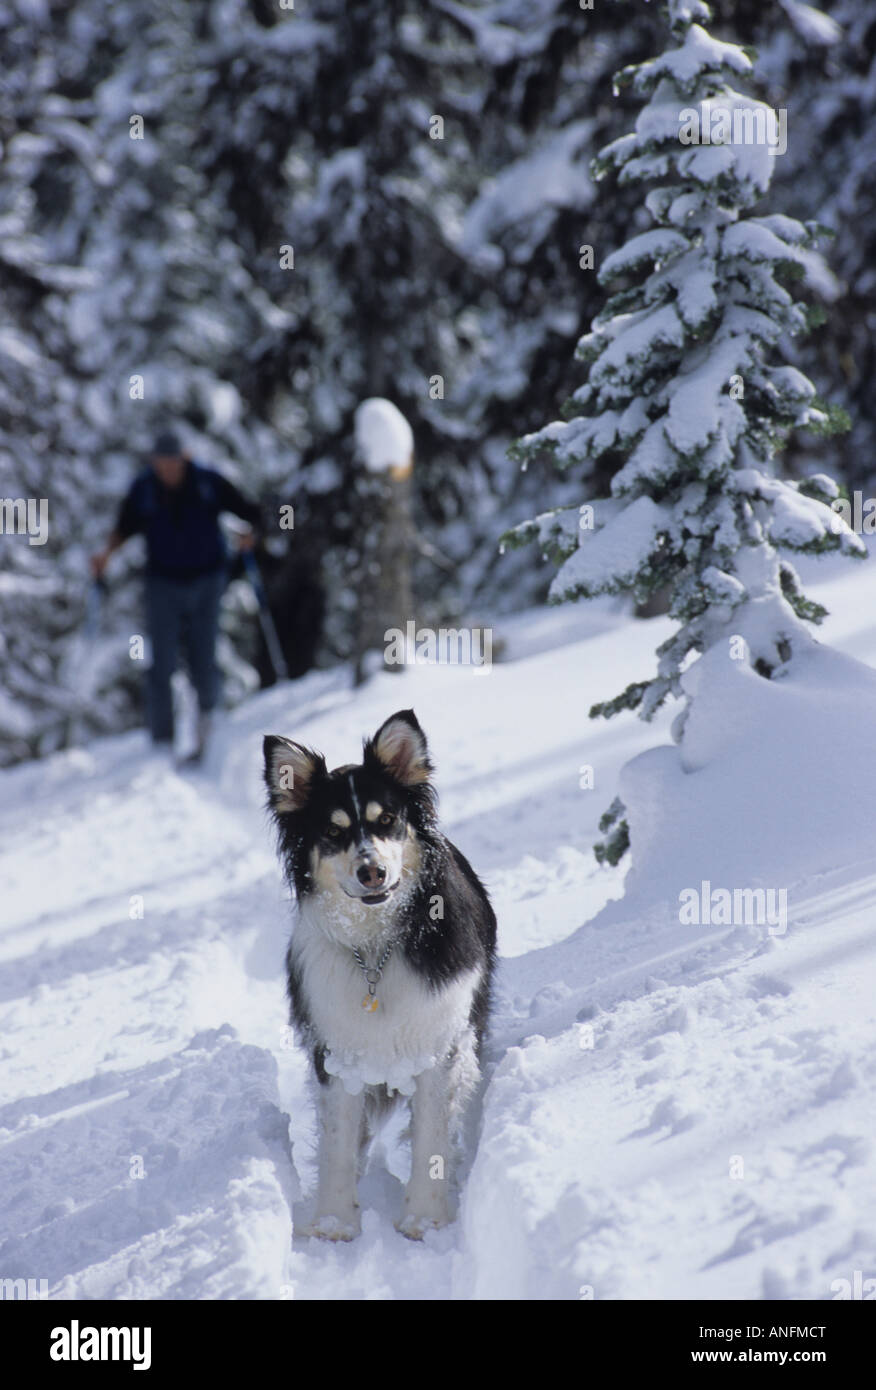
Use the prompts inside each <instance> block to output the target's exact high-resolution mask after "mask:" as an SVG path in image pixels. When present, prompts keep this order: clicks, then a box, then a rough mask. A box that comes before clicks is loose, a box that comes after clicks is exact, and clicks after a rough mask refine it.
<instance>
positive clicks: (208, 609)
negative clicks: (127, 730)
mask: <svg viewBox="0 0 876 1390" xmlns="http://www.w3.org/2000/svg"><path fill="white" fill-rule="evenodd" d="M225 584H226V575H225V571H224V570H217V571H216V572H215V573H213V574H202V575H198V576H197V577H196V578H194V579H165V578H164V577H163V576H161V575H149V576H148V577H147V580H146V614H147V620H148V624H149V635H150V637H151V639H152V668H151V670H150V672H149V683H148V699H149V726H150V728H151V731H152V737H153V739H155V740H156V741H159V742H164V741H166V740H170V739H172V738H173V698H172V693H171V686H170V678H171V676H172V675H173V673H174V671H175V670H176V668H177V666H178V664H179V656H180V649H181V648H182V650H183V652H184V654H185V658H186V664H187V666H188V670H189V675H190V676H191V680H192V684H193V685H194V687H195V690H196V691H197V695H198V705H199V707H200V710H201V712H202V713H204V714H206V713H208V712H209V711H210V710H211V709H213V708H214V707H215V705H216V702H217V700H218V698H219V672H218V669H217V667H216V635H217V632H218V628H219V605H220V603H221V601H222V594H223V593H224V590H225Z"/></svg>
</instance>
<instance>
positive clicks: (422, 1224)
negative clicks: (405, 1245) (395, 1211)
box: [395, 1211, 450, 1240]
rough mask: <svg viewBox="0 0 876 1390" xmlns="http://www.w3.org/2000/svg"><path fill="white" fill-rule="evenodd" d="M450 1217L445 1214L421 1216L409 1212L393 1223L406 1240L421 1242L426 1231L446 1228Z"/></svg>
mask: <svg viewBox="0 0 876 1390" xmlns="http://www.w3.org/2000/svg"><path fill="white" fill-rule="evenodd" d="M449 1220H450V1217H449V1216H448V1215H446V1214H442V1215H440V1216H439V1215H430V1216H421V1215H419V1214H418V1213H417V1212H414V1211H409V1212H406V1213H405V1215H404V1216H402V1217H400V1218H399V1220H398V1221H396V1223H395V1229H396V1230H397V1231H398V1232H399V1233H400V1234H401V1235H403V1236H407V1238H408V1240H422V1239H423V1236H424V1235H425V1234H426V1232H427V1231H438V1230H440V1229H441V1227H442V1226H446V1225H447V1224H448V1222H449Z"/></svg>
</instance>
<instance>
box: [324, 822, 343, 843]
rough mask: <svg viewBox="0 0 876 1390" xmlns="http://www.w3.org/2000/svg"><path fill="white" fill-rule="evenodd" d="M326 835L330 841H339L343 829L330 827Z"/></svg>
mask: <svg viewBox="0 0 876 1390" xmlns="http://www.w3.org/2000/svg"><path fill="white" fill-rule="evenodd" d="M326 834H327V835H328V837H329V839H330V840H339V839H340V837H341V827H340V826H339V825H330V826H329V828H328V830H327V831H326Z"/></svg>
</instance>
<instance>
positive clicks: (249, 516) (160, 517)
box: [115, 462, 259, 579]
mask: <svg viewBox="0 0 876 1390" xmlns="http://www.w3.org/2000/svg"><path fill="white" fill-rule="evenodd" d="M220 512H231V513H232V514H233V515H234V516H239V517H241V518H242V519H243V520H244V521H248V522H250V524H251V525H253V526H257V525H258V524H259V508H258V507H257V506H256V505H255V503H253V502H248V501H247V500H246V498H245V497H244V496H243V495H242V494H241V493H240V492H238V490H237V488H236V487H235V486H234V484H233V483H230V482H229V481H228V479H227V478H223V476H222V474H221V473H216V472H215V471H214V470H213V469H212V468H205V467H203V465H202V464H199V463H192V462H189V463H187V465H186V472H185V477H184V479H183V481H182V483H181V484H180V486H179V487H178V488H167V487H164V486H163V484H162V483H161V481H160V480H159V478H158V476H157V474H156V473H155V470H154V469H153V468H151V467H150V468H145V469H144V470H143V472H142V473H138V474H137V477H136V478H135V479H134V481H133V483H132V484H131V487H130V490H129V492H128V495H127V497H126V498H125V500H124V501H123V503H122V505H121V508H120V509H119V515H118V520H117V521H116V526H115V529H116V532H117V534H118V535H119V536H120V537H121V538H122V539H123V540H127V539H128V537H129V536H135V535H139V534H142V535H143V536H145V538H146V554H147V561H146V568H147V571H148V573H149V574H153V575H160V576H162V577H163V578H165V579H195V578H197V577H198V576H199V575H202V574H214V573H215V572H216V571H217V570H221V569H223V568H224V567H225V565H226V563H227V560H228V555H227V551H226V548H225V542H224V539H223V537H222V532H221V530H220V529H219V513H220Z"/></svg>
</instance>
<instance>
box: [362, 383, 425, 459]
mask: <svg viewBox="0 0 876 1390" xmlns="http://www.w3.org/2000/svg"><path fill="white" fill-rule="evenodd" d="M355 428H356V451H357V453H358V455H359V457H360V458H361V459H362V462H363V463H364V464H365V467H366V468H367V469H368V471H369V473H385V472H387V471H389V472H390V473H392V476H393V477H394V478H404V477H407V475H408V473H410V471H411V468H412V466H413V462H414V433H413V430H412V429H411V427H410V425H409V424H408V422H407V420H406V419H405V417H404V416H403V415H402V413H401V411H400V410H399V409H398V407H397V406H394V405H393V403H392V401H387V400H384V398H383V397H382V396H369V398H368V400H366V401H362V403H361V404H360V405H359V406H357V408H356V425H355Z"/></svg>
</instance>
